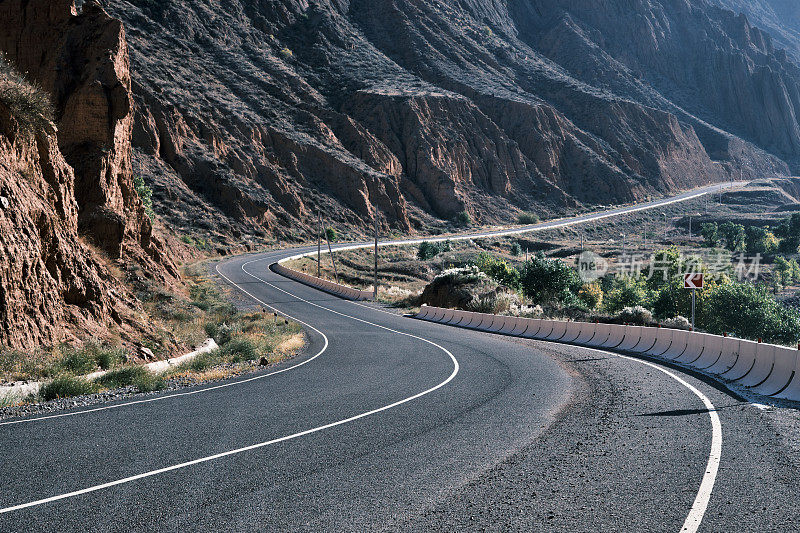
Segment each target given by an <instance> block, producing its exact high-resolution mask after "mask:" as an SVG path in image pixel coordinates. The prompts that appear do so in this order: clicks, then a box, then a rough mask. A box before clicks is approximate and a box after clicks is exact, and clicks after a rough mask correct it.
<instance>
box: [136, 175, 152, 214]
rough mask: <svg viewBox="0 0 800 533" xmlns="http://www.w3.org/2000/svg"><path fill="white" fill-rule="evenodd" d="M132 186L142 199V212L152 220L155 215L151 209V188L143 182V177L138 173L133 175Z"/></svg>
mask: <svg viewBox="0 0 800 533" xmlns="http://www.w3.org/2000/svg"><path fill="white" fill-rule="evenodd" d="M133 186H134V188H135V189H136V194H138V195H139V199H140V200H141V201H142V205H143V206H144V212H145V213H146V214H147V216H148V217H150V220H153V218H155V216H156V214H155V212H154V211H153V189H151V188H150V187H148V186H147V185H146V184H145V182H144V178H143V177H142V176H140V175H138V174H137V175H136V176H134V177H133Z"/></svg>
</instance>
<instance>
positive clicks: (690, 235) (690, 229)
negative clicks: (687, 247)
mask: <svg viewBox="0 0 800 533" xmlns="http://www.w3.org/2000/svg"><path fill="white" fill-rule="evenodd" d="M689 240H692V217H691V215H690V216H689Z"/></svg>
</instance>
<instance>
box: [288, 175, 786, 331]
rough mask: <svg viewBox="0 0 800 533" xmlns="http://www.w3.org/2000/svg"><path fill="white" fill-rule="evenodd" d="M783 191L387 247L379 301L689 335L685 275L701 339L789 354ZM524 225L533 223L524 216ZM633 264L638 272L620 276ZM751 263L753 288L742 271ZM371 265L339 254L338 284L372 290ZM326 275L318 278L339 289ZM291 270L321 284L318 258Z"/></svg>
mask: <svg viewBox="0 0 800 533" xmlns="http://www.w3.org/2000/svg"><path fill="white" fill-rule="evenodd" d="M775 191H777V189H768V188H767V187H766V186H765V185H764V184H763V183H757V184H755V185H754V186H753V187H751V188H749V189H744V190H741V191H736V192H733V193H731V194H728V193H726V194H725V195H724V196H725V197H724V198H718V197H713V198H700V199H697V200H692V201H689V202H687V203H685V204H673V205H669V206H665V207H664V208H661V209H659V210H654V211H644V212H639V213H633V214H629V215H625V216H621V217H613V218H610V219H604V220H602V221H597V222H592V223H588V224H584V225H581V226H576V227H566V228H557V229H548V230H545V231H541V232H536V233H529V234H526V235H524V236H516V237H505V238H503V237H500V238H486V239H476V240H472V241H470V240H467V241H452V242H450V241H443V242H432V241H425V242H422V243H420V244H419V245H417V246H415V247H410V246H406V247H384V248H381V252H380V258H379V264H380V266H379V271H380V275H379V283H380V287H379V299H380V300H382V301H383V302H386V303H390V304H392V305H394V306H396V307H399V308H402V309H405V310H408V311H413V310H414V309H416V308H417V307H418V306H419V305H421V304H422V303H426V304H428V305H437V306H443V307H451V308H460V309H467V310H473V311H481V312H490V313H506V314H512V315H518V316H530V317H552V318H568V319H576V320H590V321H593V320H598V321H601V322H614V323H631V324H642V325H656V324H660V325H662V326H664V327H670V328H679V329H688V328H689V327H690V324H689V318H688V317H690V316H691V291H688V290H686V289H684V288H683V276H682V273H683V272H687V271H691V272H705V273H706V274H707V275H706V284H705V288H704V290H702V291H698V293H697V305H696V327H697V328H698V329H700V330H703V331H708V332H711V333H716V334H722V333H727V334H729V335H735V336H738V337H742V338H749V339H754V340H755V339H758V338H761V339H763V340H764V341H766V342H775V343H779V344H787V345H793V344H794V343H796V342H797V341H799V340H800V313H798V309H800V253H798V246H800V213H794V214H792V213H786V211H787V210H791V208H792V206H790V205H786V204H785V203H783V204H781V203H771V202H772V199H777V201H778V202H781V201H783V198H784V195H782V194H780V193H779V192H778V193H776V192H775ZM529 215H531V216H530V218H529ZM517 221H518V222H519V223H520V224H523V223H532V222H535V221H536V218H535V215H533V214H530V213H522V214H520V215H518V220H517ZM584 250H592V251H593V252H595V253H596V254H598V257H599V258H602V259H603V260H605V261H607V262H608V263H609V264H610V266H611V270H610V272H611V273H608V274H605V275H603V276H601V277H599V278H598V279H593V280H589V281H586V280H584V279H583V278H582V277H581V276H580V275H579V271H578V269H577V260H578V258H579V256H580V254H581V253H582V251H584ZM626 258H627V259H626ZM631 258H635V259H636V261H638V262H639V264H638V267H636V268H630V267H631V266H632V265H625V264H624V262H625V261H627V260H630V259H631ZM740 258H744V260H745V262H746V263H747V264H746V265H745V264H744V263H742V262H741V261H742V259H740ZM754 261H755V262H756V263H757V266H758V267H759V268H758V273H757V276H755V275H752V276H751V274H753V273H752V272H747V271H746V270H747V268H750V263H752V262H754ZM372 262H373V256H372V252H371V250H353V251H347V252H341V253H339V254H337V267H338V269H339V270H338V274H339V279H340V280H341V281H342V282H343V283H345V284H348V285H351V286H353V287H357V288H361V289H371V288H372V282H373V278H372ZM759 262H760V263H759ZM328 263H329V260H328V259H327V258H326V259H325V261H323V265H322V268H321V271H322V275H323V277H328V278H330V279H333V275H332V272H331V271H330V270H331V269H330V265H329V264H328ZM289 266H291V267H292V268H296V269H299V270H303V271H305V272H307V273H310V274H316V268H317V266H316V261H314V258H304V259H300V260H297V261H295V262H294V263H293V264H290V265H289ZM625 266H628V267H629V268H627V269H626V268H621V267H625Z"/></svg>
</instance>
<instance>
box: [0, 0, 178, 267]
mask: <svg viewBox="0 0 800 533" xmlns="http://www.w3.org/2000/svg"><path fill="white" fill-rule="evenodd" d="M0 20H3V24H2V26H0V51H3V52H4V53H5V56H6V58H7V59H8V60H9V61H10V62H11V63H13V64H14V65H15V66H16V67H17V69H18V70H20V71H22V72H24V73H25V75H26V77H27V78H28V79H29V80H31V81H33V82H36V83H38V84H39V85H40V86H41V87H42V89H44V91H45V92H47V93H48V94H49V95H51V98H52V101H53V105H54V107H55V112H56V114H55V119H56V124H57V126H58V144H59V147H60V150H61V152H62V154H63V155H64V157H65V159H66V161H67V162H68V163H69V165H70V166H72V168H73V169H74V170H75V187H74V193H75V198H76V201H77V205H78V229H79V231H80V233H81V234H83V235H85V236H87V237H90V238H91V239H92V240H93V241H94V242H95V243H96V244H97V245H98V246H100V247H101V248H102V249H103V250H104V251H105V252H106V253H107V254H108V255H109V256H110V257H111V258H112V259H115V260H116V259H121V258H124V259H125V260H129V261H134V262H136V263H138V264H141V265H143V266H144V267H145V269H146V270H147V271H148V272H149V273H150V274H152V275H153V276H155V277H156V278H157V279H159V281H161V282H168V281H169V280H170V279H172V278H175V277H176V276H177V275H178V273H177V269H176V268H175V265H174V264H173V262H172V261H171V260H170V258H169V257H168V256H167V254H166V253H165V252H164V245H163V243H162V241H161V239H160V238H159V237H157V236H155V235H154V234H153V228H152V223H151V220H150V219H149V218H148V216H147V215H146V213H145V210H144V207H143V206H142V202H141V201H140V199H139V197H138V195H137V193H136V190H135V187H134V182H133V169H132V165H131V135H132V130H133V101H132V93H131V75H130V61H129V55H128V45H127V41H126V38H125V30H124V28H123V26H122V23H121V22H120V21H119V20H116V19H114V18H112V17H110V16H109V15H108V14H107V13H106V12H105V11H104V10H103V9H102V8H101V7H100V5H99V4H98V3H96V2H94V1H89V2H85V3H83V6H82V9H81V11H80V12H78V10H77V9H76V8H75V6H74V5H73V2H72V1H71V0H52V1H33V2H29V1H23V0H9V1H6V2H2V3H0Z"/></svg>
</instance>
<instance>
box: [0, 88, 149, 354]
mask: <svg viewBox="0 0 800 533" xmlns="http://www.w3.org/2000/svg"><path fill="white" fill-rule="evenodd" d="M2 81H3V80H0V83H2ZM54 133H55V129H52V130H51V131H49V132H48V131H36V132H32V131H29V130H26V129H23V128H21V127H20V124H19V122H18V121H17V120H16V119H15V118H14V116H13V115H12V114H11V113H10V110H9V108H7V107H6V106H5V105H4V104H3V103H2V102H0V265H2V268H0V302H2V305H0V345H2V346H12V347H18V348H31V347H33V346H38V345H42V344H52V343H56V342H60V341H62V340H69V339H71V338H74V335H80V336H87V335H98V336H102V335H104V334H105V333H106V332H107V331H108V328H111V329H112V330H115V331H117V332H119V333H122V334H123V336H128V338H130V335H131V334H133V333H135V331H136V328H133V327H131V325H130V324H132V323H135V322H136V321H137V320H138V318H139V317H138V313H137V311H136V309H135V307H134V306H133V305H131V304H130V303H128V302H130V301H132V298H131V296H130V295H129V294H127V292H126V291H125V289H124V288H122V287H121V286H120V285H119V283H118V282H117V281H116V280H115V279H114V278H112V277H111V276H110V275H109V274H108V273H107V272H106V270H105V268H104V267H103V266H102V265H101V264H100V263H99V262H97V261H96V260H95V259H93V258H92V253H91V252H90V250H89V249H88V248H86V247H85V246H84V245H82V244H81V242H80V239H79V236H78V205H77V203H76V201H75V188H74V187H75V175H74V172H73V170H72V168H71V167H70V166H69V165H68V164H67V162H66V160H65V159H64V157H63V156H62V155H61V152H60V150H59V148H58V142H57V140H56V137H55V135H54ZM139 332H140V333H141V330H139Z"/></svg>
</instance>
